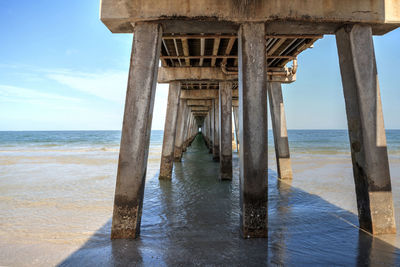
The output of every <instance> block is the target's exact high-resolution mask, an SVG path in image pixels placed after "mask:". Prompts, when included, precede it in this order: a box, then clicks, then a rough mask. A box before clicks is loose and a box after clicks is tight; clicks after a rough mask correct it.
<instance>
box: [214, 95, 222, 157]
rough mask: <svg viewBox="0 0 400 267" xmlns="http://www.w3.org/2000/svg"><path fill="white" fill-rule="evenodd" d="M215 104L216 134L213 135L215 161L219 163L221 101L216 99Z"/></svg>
mask: <svg viewBox="0 0 400 267" xmlns="http://www.w3.org/2000/svg"><path fill="white" fill-rule="evenodd" d="M213 103H214V134H213V160H214V161H219V134H220V131H219V99H218V98H216V99H214V101H213Z"/></svg>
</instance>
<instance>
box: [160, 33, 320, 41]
mask: <svg viewBox="0 0 400 267" xmlns="http://www.w3.org/2000/svg"><path fill="white" fill-rule="evenodd" d="M322 37H323V35H320V34H277V35H274V34H267V35H265V38H288V39H301V38H302V39H310V38H318V39H319V38H322ZM162 38H163V39H164V40H168V39H174V38H186V39H201V38H207V39H214V38H222V39H224V38H225V39H228V38H237V36H236V35H234V34H224V35H219V34H181V35H164V36H163V37H162Z"/></svg>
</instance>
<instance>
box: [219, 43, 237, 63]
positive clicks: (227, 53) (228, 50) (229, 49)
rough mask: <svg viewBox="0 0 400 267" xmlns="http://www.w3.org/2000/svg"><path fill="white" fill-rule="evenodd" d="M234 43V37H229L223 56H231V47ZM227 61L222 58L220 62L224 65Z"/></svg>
mask: <svg viewBox="0 0 400 267" xmlns="http://www.w3.org/2000/svg"><path fill="white" fill-rule="evenodd" d="M235 41H236V37H231V38H230V39H229V42H228V46H227V47H226V50H225V56H229V55H230V54H231V51H232V47H233V44H234V43H235ZM227 61H228V58H224V59H223V60H222V64H226V62H227Z"/></svg>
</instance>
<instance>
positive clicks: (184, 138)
mask: <svg viewBox="0 0 400 267" xmlns="http://www.w3.org/2000/svg"><path fill="white" fill-rule="evenodd" d="M186 116H187V118H186V126H185V131H184V137H183V145H182V151H183V152H186V148H187V147H188V141H189V136H190V135H189V131H190V127H189V126H190V123H191V121H192V116H191V114H190V112H188V114H187V115H186Z"/></svg>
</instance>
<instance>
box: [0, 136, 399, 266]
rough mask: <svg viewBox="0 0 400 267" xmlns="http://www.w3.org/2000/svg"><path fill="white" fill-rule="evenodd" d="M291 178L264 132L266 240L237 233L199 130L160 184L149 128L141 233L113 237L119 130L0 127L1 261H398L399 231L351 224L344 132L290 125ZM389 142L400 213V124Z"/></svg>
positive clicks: (232, 206)
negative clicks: (282, 178) (280, 174)
mask: <svg viewBox="0 0 400 267" xmlns="http://www.w3.org/2000/svg"><path fill="white" fill-rule="evenodd" d="M288 136H289V142H290V149H291V157H292V166H293V173H294V178H293V181H292V182H291V183H290V184H288V183H284V182H279V181H277V179H276V165H275V159H274V150H273V138H272V134H271V133H270V134H269V158H268V161H269V175H268V176H269V177H268V179H269V238H268V240H266V239H253V240H244V239H242V238H240V235H239V212H240V208H239V185H238V175H239V169H238V156H237V154H236V153H234V158H233V173H234V177H233V181H232V182H220V181H218V163H215V162H213V161H212V156H211V155H210V154H209V153H208V151H207V149H206V148H205V146H204V142H203V140H202V138H201V136H198V137H197V138H196V140H195V141H194V142H193V144H192V146H191V147H190V148H189V149H188V150H187V152H186V153H185V154H184V157H183V161H182V163H178V164H175V167H174V172H173V177H172V180H171V181H159V180H158V171H159V164H160V157H161V146H162V138H163V132H162V131H152V135H151V142H150V153H149V161H148V168H147V177H146V187H145V197H144V198H145V199H144V208H143V217H142V227H141V236H140V238H139V239H137V240H133V241H127V240H117V241H110V238H109V237H110V227H111V215H112V207H113V196H114V189H115V177H116V171H117V161H118V150H119V141H120V131H68V132H0V265H10V266H49V265H61V266H93V265H102V266H118V265H131V266H132V265H139V266H140V265H144V266H171V265H173V266H183V265H185V266H186V265H211V266H212V265H233V266H235V265H244V264H245V265H246V266H247V265H250V266H251V265H254V266H260V265H309V264H313V265H347V266H353V265H357V266H375V265H399V264H400V250H399V248H400V238H399V235H387V236H380V237H372V236H370V235H368V234H366V233H364V232H362V231H361V232H360V231H359V230H358V228H357V225H358V221H357V208H356V202H355V194H354V182H353V177H352V167H351V159H350V150H349V144H348V135H347V131H344V130H298V131H297V130H292V131H291V130H289V131H288ZM387 143H388V150H389V159H390V168H391V176H392V185H393V197H394V204H395V212H396V222H397V225H398V227H399V222H400V217H399V215H400V179H399V177H400V131H398V130H388V131H387Z"/></svg>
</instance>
